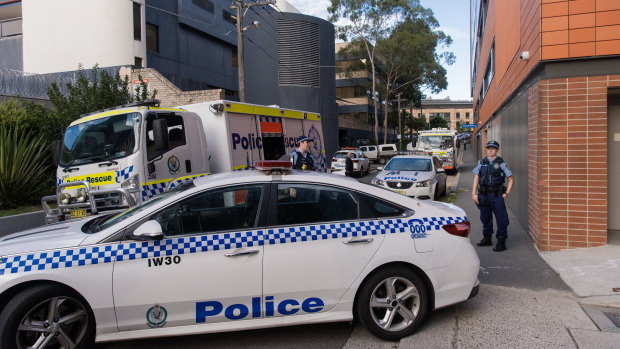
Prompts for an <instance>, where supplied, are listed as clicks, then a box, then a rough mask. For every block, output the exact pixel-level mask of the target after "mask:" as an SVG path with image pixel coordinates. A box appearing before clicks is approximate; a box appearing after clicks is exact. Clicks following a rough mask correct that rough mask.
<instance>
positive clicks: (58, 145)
mask: <svg viewBox="0 0 620 349" xmlns="http://www.w3.org/2000/svg"><path fill="white" fill-rule="evenodd" d="M50 150H51V152H52V161H54V166H58V163H59V162H60V152H61V151H62V141H61V140H55V141H52V143H51V144H50Z"/></svg>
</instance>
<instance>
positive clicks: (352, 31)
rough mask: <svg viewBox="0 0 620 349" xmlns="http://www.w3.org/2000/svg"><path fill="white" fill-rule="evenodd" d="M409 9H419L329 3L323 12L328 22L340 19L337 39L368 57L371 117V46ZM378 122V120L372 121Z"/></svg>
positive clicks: (408, 1) (407, 4)
mask: <svg viewBox="0 0 620 349" xmlns="http://www.w3.org/2000/svg"><path fill="white" fill-rule="evenodd" d="M412 5H414V6H415V5H417V6H419V0H331V6H330V7H328V8H327V11H328V12H329V13H330V14H331V17H330V19H329V20H330V21H331V22H332V23H334V24H336V25H337V24H338V23H339V21H340V20H341V19H344V20H345V21H344V22H345V23H346V24H343V25H338V26H337V33H338V36H339V37H340V39H342V40H344V41H348V40H347V39H352V40H351V41H352V42H354V45H356V46H357V47H359V48H363V49H364V50H365V52H366V54H367V56H368V60H369V62H370V69H371V77H372V78H371V79H372V96H373V107H374V114H375V116H377V115H378V114H379V113H378V112H377V99H376V98H375V96H376V91H377V89H376V77H375V63H376V61H375V58H376V52H375V47H376V46H375V45H376V43H377V41H378V40H379V39H382V38H385V37H387V36H389V34H390V32H391V31H392V28H393V27H394V25H395V24H396V23H399V22H400V21H401V20H402V18H405V17H406V16H407V15H408V13H409V11H410V9H411V6H412ZM376 119H378V118H376ZM375 139H379V123H378V120H377V122H375Z"/></svg>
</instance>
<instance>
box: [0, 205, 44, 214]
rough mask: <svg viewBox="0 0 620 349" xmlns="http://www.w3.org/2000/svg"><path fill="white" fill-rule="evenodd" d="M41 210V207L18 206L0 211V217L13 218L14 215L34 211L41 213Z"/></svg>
mask: <svg viewBox="0 0 620 349" xmlns="http://www.w3.org/2000/svg"><path fill="white" fill-rule="evenodd" d="M42 210H43V208H42V207H41V205H25V206H18V207H15V208H9V209H6V210H0V217H6V216H13V215H16V214H22V213H29V212H36V211H42Z"/></svg>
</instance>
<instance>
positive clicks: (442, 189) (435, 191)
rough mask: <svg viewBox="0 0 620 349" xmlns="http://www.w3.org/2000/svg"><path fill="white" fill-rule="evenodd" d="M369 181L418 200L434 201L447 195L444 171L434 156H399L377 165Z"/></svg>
mask: <svg viewBox="0 0 620 349" xmlns="http://www.w3.org/2000/svg"><path fill="white" fill-rule="evenodd" d="M377 169H378V170H379V171H381V172H379V173H378V174H377V176H376V177H375V178H373V179H372V181H371V184H374V185H376V186H379V187H382V188H386V189H389V190H392V191H395V192H397V193H399V194H402V195H406V196H410V197H415V198H417V199H433V200H437V199H438V198H439V197H440V196H443V195H446V183H447V176H446V170H445V169H444V168H443V167H442V164H441V162H440V161H439V159H437V158H436V157H435V156H431V155H399V156H395V157H393V158H392V159H391V160H390V162H388V163H387V165H385V168H383V167H379V168H377Z"/></svg>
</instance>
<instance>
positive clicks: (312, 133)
mask: <svg viewBox="0 0 620 349" xmlns="http://www.w3.org/2000/svg"><path fill="white" fill-rule="evenodd" d="M303 126H304V134H305V135H306V136H308V137H310V138H312V139H314V142H312V146H311V147H310V152H311V153H312V155H313V156H314V158H315V159H316V163H317V165H318V167H319V170H320V171H323V170H324V169H325V167H326V166H327V165H326V163H327V161H326V158H325V143H324V137H323V129H322V127H321V121H320V120H304V122H303Z"/></svg>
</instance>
